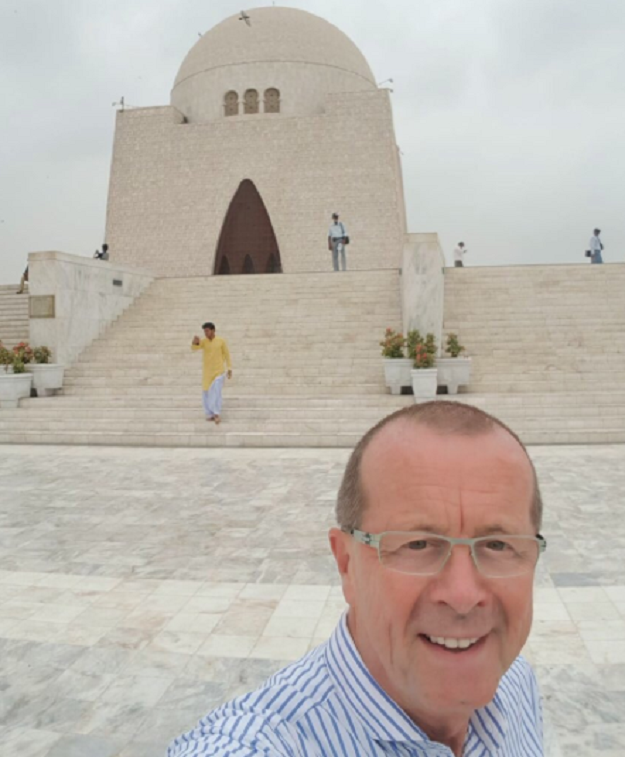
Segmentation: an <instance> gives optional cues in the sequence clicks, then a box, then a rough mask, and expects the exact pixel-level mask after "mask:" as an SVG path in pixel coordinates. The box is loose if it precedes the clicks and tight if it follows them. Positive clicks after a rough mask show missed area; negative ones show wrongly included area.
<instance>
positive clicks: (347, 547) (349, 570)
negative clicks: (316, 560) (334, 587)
mask: <svg viewBox="0 0 625 757" xmlns="http://www.w3.org/2000/svg"><path fill="white" fill-rule="evenodd" d="M328 538H329V540H330V547H331V548H332V554H333V555H334V559H335V560H336V567H337V568H338V571H339V575H340V577H341V584H342V586H343V596H344V597H345V601H346V602H347V604H349V605H351V604H352V601H351V600H352V597H353V594H354V576H353V567H354V564H353V559H352V552H351V550H352V546H353V543H354V540H353V539H352V537H351V536H350V535H349V534H346V533H345V532H344V531H341V529H340V528H331V529H330V533H329V534H328Z"/></svg>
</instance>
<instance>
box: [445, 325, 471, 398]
mask: <svg viewBox="0 0 625 757" xmlns="http://www.w3.org/2000/svg"><path fill="white" fill-rule="evenodd" d="M464 351H465V349H464V347H463V346H462V345H461V344H460V342H459V341H458V335H457V334H448V335H447V344H446V346H445V352H447V353H448V354H449V355H450V357H440V358H439V359H438V383H439V386H446V387H447V393H448V394H457V393H458V387H459V386H466V385H467V384H468V383H469V382H470V380H471V358H470V357H461V355H460V353H461V352H464Z"/></svg>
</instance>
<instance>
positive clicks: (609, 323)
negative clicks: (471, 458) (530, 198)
mask: <svg viewBox="0 0 625 757" xmlns="http://www.w3.org/2000/svg"><path fill="white" fill-rule="evenodd" d="M624 292H625V265H622V264H612V265H603V266H590V265H571V266H506V267H497V268H463V269H454V268H451V269H446V271H445V318H444V331H445V333H449V332H456V333H457V334H458V335H459V338H460V342H461V343H462V344H464V346H465V347H466V349H467V354H468V355H470V356H472V358H473V375H472V380H471V385H470V387H468V391H469V392H470V394H466V395H462V394H461V395H459V396H458V399H460V400H464V401H468V402H472V403H475V404H478V405H480V406H481V407H483V408H484V409H486V410H488V411H489V412H492V413H493V414H494V415H496V416H498V417H500V418H501V419H502V420H504V421H506V422H508V423H509V424H510V425H511V426H512V428H514V429H515V430H516V431H518V432H519V433H520V435H521V436H522V438H523V439H524V440H525V441H528V442H531V443H593V442H595V443H613V442H625V383H624V382H623V378H624V376H625V341H624V340H623V335H624V334H625V296H624V294H623V293H624ZM465 391H466V390H465Z"/></svg>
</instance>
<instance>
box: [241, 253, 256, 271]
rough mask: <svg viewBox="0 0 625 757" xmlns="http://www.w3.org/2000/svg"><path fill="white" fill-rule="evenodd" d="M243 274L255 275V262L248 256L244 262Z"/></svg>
mask: <svg viewBox="0 0 625 757" xmlns="http://www.w3.org/2000/svg"><path fill="white" fill-rule="evenodd" d="M243 273H255V271H254V262H253V260H252V258H251V257H250V256H249V255H246V256H245V260H244V261H243Z"/></svg>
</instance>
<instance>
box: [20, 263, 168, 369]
mask: <svg viewBox="0 0 625 757" xmlns="http://www.w3.org/2000/svg"><path fill="white" fill-rule="evenodd" d="M28 267H29V268H28V271H29V285H30V286H29V293H30V300H29V321H30V342H31V344H32V345H33V346H40V345H45V346H47V347H49V348H50V349H51V350H52V359H53V360H54V362H57V363H63V364H64V365H66V366H68V365H71V364H72V363H73V362H74V361H75V360H76V358H77V357H78V355H79V354H80V353H81V352H82V351H83V350H84V349H85V348H86V347H88V346H89V345H90V344H91V342H93V341H94V339H97V337H98V336H100V334H102V332H103V331H104V329H105V328H106V327H107V326H108V325H109V324H110V323H112V322H113V321H114V320H115V319H116V318H118V316H120V315H121V313H123V311H124V310H126V308H127V307H128V306H129V305H130V304H132V302H133V301H134V300H135V299H136V298H137V297H138V296H139V295H140V294H141V293H142V292H143V291H144V289H145V288H146V287H147V286H149V284H150V283H151V282H152V281H153V276H152V275H151V274H150V273H148V272H147V271H141V270H139V269H136V268H129V267H128V266H122V265H115V264H114V263H111V262H107V261H103V260H94V259H93V258H86V257H80V256H78V255H68V254H67V253H64V252H31V253H30V255H29V256H28Z"/></svg>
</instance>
